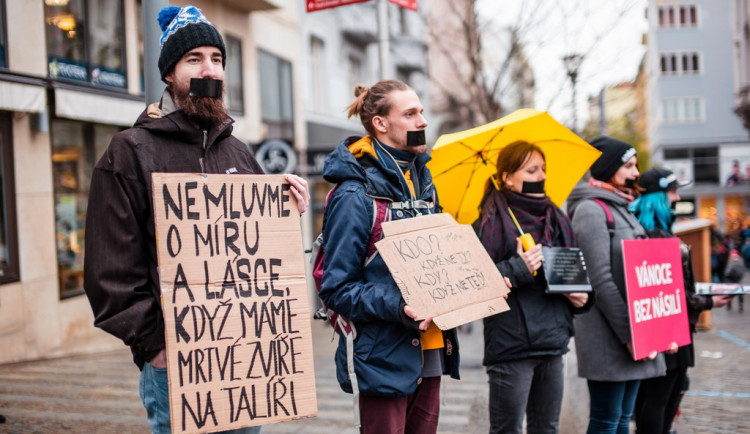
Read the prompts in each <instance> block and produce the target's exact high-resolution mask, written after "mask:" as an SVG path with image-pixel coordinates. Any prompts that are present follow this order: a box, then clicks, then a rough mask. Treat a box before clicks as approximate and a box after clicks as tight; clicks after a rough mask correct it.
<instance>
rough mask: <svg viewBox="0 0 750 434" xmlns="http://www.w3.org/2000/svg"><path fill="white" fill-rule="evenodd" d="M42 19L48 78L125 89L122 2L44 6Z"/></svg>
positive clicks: (77, 0) (81, 0)
mask: <svg viewBox="0 0 750 434" xmlns="http://www.w3.org/2000/svg"><path fill="white" fill-rule="evenodd" d="M44 18H45V33H46V38H47V60H48V71H49V76H50V77H51V78H54V79H64V80H74V81H84V82H88V83H92V84H95V85H100V86H107V87H114V88H122V89H124V88H125V87H126V86H127V80H126V77H125V49H124V35H123V27H124V18H123V5H122V0H69V1H68V2H53V1H50V2H45V4H44Z"/></svg>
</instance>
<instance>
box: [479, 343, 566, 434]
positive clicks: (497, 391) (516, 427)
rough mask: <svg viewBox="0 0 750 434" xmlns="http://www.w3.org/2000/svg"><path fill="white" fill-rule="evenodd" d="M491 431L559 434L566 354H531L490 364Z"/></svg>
mask: <svg viewBox="0 0 750 434" xmlns="http://www.w3.org/2000/svg"><path fill="white" fill-rule="evenodd" d="M487 374H488V375H489V377H490V433H518V434H520V433H521V432H522V429H523V417H524V414H525V415H526V432H527V433H528V434H542V433H544V434H547V433H550V434H556V433H557V431H558V425H559V422H560V407H561V406H562V396H563V383H564V378H563V364H562V356H547V357H530V358H527V359H521V360H513V361H510V362H502V363H497V364H494V365H490V366H488V367H487Z"/></svg>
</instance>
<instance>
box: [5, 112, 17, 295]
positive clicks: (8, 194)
mask: <svg viewBox="0 0 750 434" xmlns="http://www.w3.org/2000/svg"><path fill="white" fill-rule="evenodd" d="M11 125H12V123H11V116H10V113H8V112H0V283H8V282H15V281H18V280H19V278H20V275H19V271H18V270H19V267H18V235H17V227H16V197H15V178H14V176H13V138H12V136H11Z"/></svg>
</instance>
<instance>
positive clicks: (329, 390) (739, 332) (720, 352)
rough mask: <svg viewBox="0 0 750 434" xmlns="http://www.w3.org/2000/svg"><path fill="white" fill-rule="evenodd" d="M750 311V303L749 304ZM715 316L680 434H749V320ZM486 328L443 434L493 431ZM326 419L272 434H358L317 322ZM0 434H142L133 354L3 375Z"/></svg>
mask: <svg viewBox="0 0 750 434" xmlns="http://www.w3.org/2000/svg"><path fill="white" fill-rule="evenodd" d="M749 303H750V301H749ZM736 308H737V307H736V306H735V310H732V311H726V310H725V309H720V310H717V311H715V312H712V322H713V328H712V330H710V331H707V332H699V333H698V334H697V335H696V337H695V343H696V356H697V366H696V367H695V368H692V369H691V371H690V378H691V385H690V389H691V390H690V392H689V393H688V395H687V396H686V397H685V398H684V400H683V405H682V414H681V415H680V417H679V419H678V423H677V425H676V428H677V432H678V433H680V434H691V433H694V434H703V433H750V428H748V426H747V425H748V419H750V411H749V410H748V408H750V311H748V312H743V313H740V312H737V311H736ZM481 332H482V331H481V325H478V324H475V325H474V330H473V331H472V332H471V333H469V332H468V331H467V330H466V329H464V330H462V331H461V338H460V340H461V355H462V363H461V371H462V372H461V375H462V380H461V381H455V380H451V379H445V380H444V383H443V386H442V387H443V389H442V405H441V415H440V427H439V432H440V433H445V434H448V433H485V432H487V428H488V423H487V378H486V374H485V372H484V369H483V368H482V367H481V357H482V333H481ZM313 339H314V342H315V372H316V387H317V396H318V407H319V414H318V417H316V418H311V419H304V420H299V421H294V422H286V423H279V424H275V425H268V426H265V427H264V428H263V432H264V433H265V434H271V433H313V434H314V433H326V434H330V433H331V432H332V429H333V430H335V431H336V432H337V434H349V433H355V432H356V431H355V430H354V429H353V425H352V411H351V409H352V400H351V395H348V394H345V393H343V392H341V390H340V389H339V387H338V384H337V383H336V380H335V373H334V367H333V360H332V358H333V357H332V354H333V351H334V347H335V344H334V343H332V342H331V329H330V328H327V327H326V326H325V325H324V324H322V323H321V322H320V321H314V322H313ZM575 362H576V361H575V356H574V352H571V354H570V355H569V356H568V357H567V358H566V385H565V388H566V389H565V400H564V404H563V414H562V417H561V422H560V431H561V433H563V434H565V433H580V432H585V429H586V422H587V415H588V393H587V391H586V386H585V382H584V381H583V380H582V379H579V378H577V377H576V365H575ZM0 414H3V415H5V416H6V417H7V419H8V421H7V422H6V423H5V424H2V425H0V433H87V434H89V433H143V432H148V426H147V424H146V416H145V411H144V410H143V408H142V406H141V403H140V399H139V398H138V369H137V368H136V367H135V365H133V363H132V362H131V359H130V353H129V352H128V351H127V350H121V351H115V352H109V353H101V354H94V355H85V356H75V357H66V358H62V359H54V360H43V361H35V362H28V363H18V364H10V365H3V366H0Z"/></svg>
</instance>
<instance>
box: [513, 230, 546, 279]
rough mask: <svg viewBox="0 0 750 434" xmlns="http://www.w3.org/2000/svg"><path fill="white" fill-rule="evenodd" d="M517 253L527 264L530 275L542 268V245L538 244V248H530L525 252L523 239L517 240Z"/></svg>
mask: <svg viewBox="0 0 750 434" xmlns="http://www.w3.org/2000/svg"><path fill="white" fill-rule="evenodd" d="M516 251H517V252H518V256H520V257H521V259H523V262H524V263H525V264H526V268H528V269H529V273H531V274H534V272H535V271H536V270H538V269H539V267H541V266H542V259H544V258H543V257H542V245H541V244H537V245H536V246H534V247H532V248H530V249H529V250H528V251H526V252H524V251H523V244H521V238H516Z"/></svg>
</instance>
